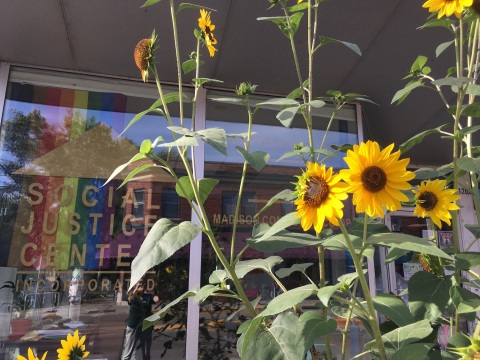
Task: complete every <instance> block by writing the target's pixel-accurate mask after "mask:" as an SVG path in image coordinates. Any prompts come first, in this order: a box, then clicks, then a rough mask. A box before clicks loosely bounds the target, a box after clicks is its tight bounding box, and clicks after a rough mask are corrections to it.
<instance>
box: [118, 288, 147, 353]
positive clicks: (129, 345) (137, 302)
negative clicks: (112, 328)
mask: <svg viewBox="0 0 480 360" xmlns="http://www.w3.org/2000/svg"><path fill="white" fill-rule="evenodd" d="M142 295H143V281H142V280H140V281H139V282H138V283H137V284H136V285H135V287H134V288H133V290H132V291H130V292H129V293H128V294H127V296H128V297H127V299H128V305H129V306H130V308H129V310H128V318H127V328H126V330H125V340H124V343H123V352H122V357H121V360H130V359H132V358H133V357H134V355H135V350H136V346H137V344H138V342H139V340H140V335H141V333H142V322H143V318H144V316H143V301H142Z"/></svg>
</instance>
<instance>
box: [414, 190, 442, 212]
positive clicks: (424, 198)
mask: <svg viewBox="0 0 480 360" xmlns="http://www.w3.org/2000/svg"><path fill="white" fill-rule="evenodd" d="M418 200H420V202H419V205H420V206H421V207H422V208H424V209H425V210H427V211H430V210H433V209H434V208H435V205H437V202H438V198H437V196H436V195H435V194H434V193H432V192H430V191H425V192H423V193H421V194H420V196H419V197H418Z"/></svg>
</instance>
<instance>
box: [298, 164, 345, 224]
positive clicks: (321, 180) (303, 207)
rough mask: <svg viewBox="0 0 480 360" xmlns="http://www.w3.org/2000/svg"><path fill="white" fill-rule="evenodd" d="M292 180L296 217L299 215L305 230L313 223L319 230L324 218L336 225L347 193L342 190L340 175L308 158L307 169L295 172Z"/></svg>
mask: <svg viewBox="0 0 480 360" xmlns="http://www.w3.org/2000/svg"><path fill="white" fill-rule="evenodd" d="M297 178H298V182H296V183H295V187H296V194H297V200H295V205H296V207H297V213H296V215H295V216H296V217H297V218H301V225H302V228H303V230H304V231H307V230H309V229H310V228H311V227H312V226H313V227H314V229H315V232H317V233H320V231H322V228H323V224H324V223H325V220H328V221H330V222H331V223H332V224H333V225H336V226H338V225H339V224H338V219H340V218H342V217H343V210H342V209H343V202H342V200H346V199H347V197H348V195H347V193H346V192H345V189H346V187H347V184H345V183H344V182H342V181H341V180H342V179H341V177H340V175H338V174H334V173H333V169H332V168H329V169H326V167H325V165H319V164H317V163H311V162H309V163H308V164H307V170H306V171H305V172H304V173H303V174H302V175H300V176H297Z"/></svg>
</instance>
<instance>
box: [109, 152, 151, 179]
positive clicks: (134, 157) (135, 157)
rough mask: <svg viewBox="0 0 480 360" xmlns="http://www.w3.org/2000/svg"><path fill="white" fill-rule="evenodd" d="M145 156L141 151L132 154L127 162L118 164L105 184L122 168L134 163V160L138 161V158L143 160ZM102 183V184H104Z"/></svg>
mask: <svg viewBox="0 0 480 360" xmlns="http://www.w3.org/2000/svg"><path fill="white" fill-rule="evenodd" d="M146 158H147V157H146V156H145V155H144V154H142V153H139V154H136V155H134V156H133V157H132V158H131V159H130V160H129V161H128V162H126V163H125V164H122V165H120V166H117V168H116V169H115V170H114V171H113V172H112V174H111V175H110V177H109V178H108V179H107V181H106V182H105V185H107V184H108V183H109V182H110V181H112V180H113V179H114V178H115V177H117V175H119V174H120V173H121V172H122V171H123V170H125V169H126V168H127V166H129V165H130V164H131V163H134V162H135V161H138V160H143V159H146ZM105 185H104V186H105Z"/></svg>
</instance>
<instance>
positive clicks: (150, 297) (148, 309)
mask: <svg viewBox="0 0 480 360" xmlns="http://www.w3.org/2000/svg"><path fill="white" fill-rule="evenodd" d="M143 286H144V289H147V286H146V284H144V285H143ZM159 300H160V299H159V297H158V295H154V294H152V293H150V292H147V291H145V292H144V293H143V294H142V304H143V316H144V319H145V318H147V317H149V316H150V315H152V314H153V313H152V305H153V304H155V303H157V302H158V301H159ZM152 336H153V326H150V327H149V328H148V329H145V330H143V331H142V333H141V335H140V347H141V348H142V357H143V360H150V348H151V347H152Z"/></svg>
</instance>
